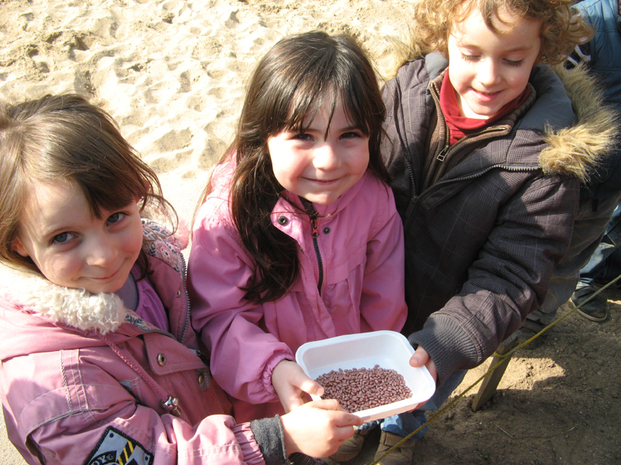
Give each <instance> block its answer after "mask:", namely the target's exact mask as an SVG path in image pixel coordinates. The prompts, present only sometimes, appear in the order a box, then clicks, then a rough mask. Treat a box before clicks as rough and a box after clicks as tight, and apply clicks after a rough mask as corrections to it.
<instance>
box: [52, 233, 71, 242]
mask: <svg viewBox="0 0 621 465" xmlns="http://www.w3.org/2000/svg"><path fill="white" fill-rule="evenodd" d="M72 237H73V234H71V233H68V232H64V233H60V234H56V235H55V236H54V237H53V238H52V243H56V244H64V243H65V242H67V241H69V239H71V238H72Z"/></svg>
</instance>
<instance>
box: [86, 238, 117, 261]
mask: <svg viewBox="0 0 621 465" xmlns="http://www.w3.org/2000/svg"><path fill="white" fill-rule="evenodd" d="M86 246H87V249H86V263H87V264H88V265H90V266H107V265H109V264H110V263H111V262H112V261H113V260H114V258H115V257H116V250H117V249H116V247H115V246H114V243H113V241H111V240H110V239H109V238H108V237H106V236H105V235H98V236H97V237H93V238H91V240H89V241H88V243H87V244H86Z"/></svg>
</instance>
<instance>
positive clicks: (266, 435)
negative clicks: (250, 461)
mask: <svg viewBox="0 0 621 465" xmlns="http://www.w3.org/2000/svg"><path fill="white" fill-rule="evenodd" d="M250 429H251V430H252V433H253V434H254V437H255V440H256V441H257V444H258V445H259V449H261V453H262V454H263V459H264V460H265V464H266V465H284V464H288V463H289V461H288V460H287V450H286V448H285V433H284V431H283V429H282V423H281V422H280V416H278V415H276V416H275V417H273V418H262V419H261V420H254V421H251V422H250Z"/></svg>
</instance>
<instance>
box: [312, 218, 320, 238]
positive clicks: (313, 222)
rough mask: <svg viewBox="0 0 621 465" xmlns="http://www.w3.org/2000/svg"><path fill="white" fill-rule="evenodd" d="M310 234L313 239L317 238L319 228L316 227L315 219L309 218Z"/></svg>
mask: <svg viewBox="0 0 621 465" xmlns="http://www.w3.org/2000/svg"><path fill="white" fill-rule="evenodd" d="M310 220H311V234H312V236H313V237H315V238H316V237H319V228H318V227H317V218H316V217H311V219H310Z"/></svg>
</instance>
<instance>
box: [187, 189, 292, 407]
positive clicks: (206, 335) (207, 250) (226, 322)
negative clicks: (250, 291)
mask: <svg viewBox="0 0 621 465" xmlns="http://www.w3.org/2000/svg"><path fill="white" fill-rule="evenodd" d="M214 203H215V201H214ZM222 205H224V204H221V206H222ZM208 207H209V205H207V204H206V205H203V208H202V209H201V213H200V215H201V217H200V219H199V221H198V222H197V224H196V225H195V228H194V235H193V241H192V250H191V252H190V259H189V267H188V292H189V295H190V300H191V305H192V325H193V326H194V329H195V330H196V331H197V332H198V333H199V334H200V337H201V339H202V341H203V342H204V343H205V345H206V346H207V348H208V349H209V350H210V352H211V371H212V374H213V377H214V378H215V379H216V381H217V382H218V384H219V385H220V386H221V387H222V388H223V389H224V390H225V391H227V392H228V393H229V394H230V395H232V396H234V397H236V398H238V399H242V400H244V401H246V402H250V403H253V404H259V403H265V402H274V401H278V397H277V395H276V392H275V391H274V388H273V387H272V385H271V370H272V369H273V367H274V366H275V364H277V363H278V362H280V361H281V360H284V359H290V360H293V354H292V353H291V350H290V349H289V348H288V347H287V345H286V344H284V343H282V342H280V341H278V339H277V338H276V337H275V336H273V335H272V334H269V333H268V332H266V331H264V330H263V329H262V328H261V327H260V324H261V321H262V318H263V316H264V312H263V307H262V306H261V305H255V304H252V303H250V302H248V301H246V300H245V299H244V292H243V291H242V290H240V289H239V286H243V285H244V284H245V283H246V282H247V281H248V279H249V278H250V276H251V267H250V260H249V258H248V257H247V255H246V253H245V250H244V249H243V247H242V245H241V244H240V242H239V239H238V238H237V236H236V232H235V231H234V230H233V228H232V227H230V226H227V225H223V224H222V222H220V221H217V220H215V219H214V218H215V213H214V211H213V208H211V209H210V208H208ZM268 362H269V364H268Z"/></svg>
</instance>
